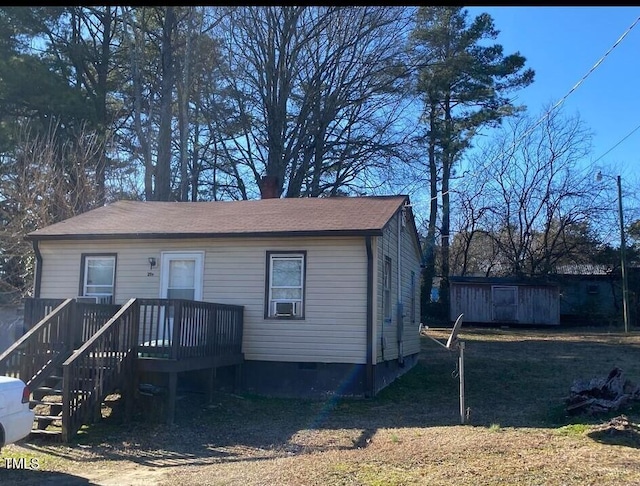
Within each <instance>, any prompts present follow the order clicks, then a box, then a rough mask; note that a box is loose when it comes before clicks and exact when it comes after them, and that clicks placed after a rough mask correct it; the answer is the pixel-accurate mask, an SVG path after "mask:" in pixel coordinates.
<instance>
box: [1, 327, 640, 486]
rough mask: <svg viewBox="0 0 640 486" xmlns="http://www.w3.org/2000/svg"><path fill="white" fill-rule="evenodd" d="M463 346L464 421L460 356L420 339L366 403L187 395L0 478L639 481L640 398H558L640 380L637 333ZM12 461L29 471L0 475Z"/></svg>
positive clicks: (494, 334) (474, 332)
mask: <svg viewBox="0 0 640 486" xmlns="http://www.w3.org/2000/svg"><path fill="white" fill-rule="evenodd" d="M429 333H430V335H431V336H433V337H434V338H437V339H440V340H441V341H444V340H446V338H447V336H448V331H447V330H446V329H431V330H430V331H429ZM460 339H461V340H462V341H464V342H465V345H466V347H465V378H466V387H465V392H466V393H465V395H466V397H465V398H466V400H465V402H466V406H467V407H468V412H469V419H468V422H467V423H466V424H464V425H461V424H460V413H459V393H458V392H459V389H458V383H459V382H458V378H457V377H456V376H455V370H456V364H457V356H458V354H457V352H449V351H447V350H445V349H443V348H442V347H440V346H438V345H437V344H436V343H434V342H433V341H431V340H430V339H428V338H426V337H423V338H422V354H421V359H420V363H419V365H418V366H416V367H415V368H413V369H412V370H411V371H410V372H408V373H407V374H406V375H404V376H403V377H402V378H401V379H399V380H398V381H396V382H395V383H393V384H392V385H391V386H389V387H387V388H386V389H385V390H383V391H382V392H381V393H380V394H379V395H378V396H377V397H376V398H374V399H340V400H336V399H330V400H324V401H321V400H316V401H312V400H286V399H275V398H263V397H256V396H246V395H243V396H240V395H233V394H222V393H220V394H217V395H216V396H215V400H214V402H213V403H212V404H205V403H204V402H203V401H202V397H201V396H199V395H196V396H192V395H186V396H185V397H184V398H182V400H180V403H179V405H178V419H177V420H176V423H175V424H173V425H171V426H166V425H163V424H160V423H154V422H151V421H137V422H133V423H129V424H123V423H121V421H120V420H121V415H120V413H119V412H118V410H117V406H116V405H114V410H113V412H112V413H111V414H110V415H109V416H108V417H106V418H104V419H103V420H102V421H101V422H100V423H98V424H95V425H93V426H91V427H86V428H85V429H83V431H82V433H81V434H79V435H78V436H77V437H76V439H75V440H74V442H73V443H71V444H64V445H62V444H55V443H50V442H47V441H44V440H35V439H29V440H28V441H26V442H22V443H21V444H19V445H12V446H8V447H6V448H5V449H3V451H2V453H0V461H1V462H0V484H3V485H4V484H34V485H39V484H43V483H44V482H45V481H49V482H47V483H46V484H60V485H62V484H64V485H67V484H101V485H116V484H117V485H136V484H141V485H142V484H145V485H152V484H163V485H164V484H166V485H191V484H193V485H196V484H197V485H201V484H207V485H209V484H211V485H217V484H220V485H222V484H228V485H243V486H250V485H345V486H346V485H371V486H374V485H380V486H382V485H385V486H386V485H414V484H415V485H422V484H425V485H448V484H455V485H478V484H484V485H550V484H551V485H556V484H557V485H581V486H582V485H588V484H593V485H626V484H640V429H639V427H638V423H639V422H640V404H635V405H634V406H632V407H630V408H626V409H624V410H620V411H617V412H615V413H611V414H609V415H604V416H594V417H591V416H583V415H574V416H569V415H567V413H566V412H565V403H564V400H565V398H566V397H567V396H568V395H569V388H570V386H571V383H572V381H573V380H575V379H591V378H596V377H601V376H606V375H607V374H608V373H609V372H610V371H611V370H612V369H613V368H614V367H619V368H621V369H622V370H623V372H624V374H625V376H626V377H627V378H628V379H630V380H631V381H633V382H637V383H638V382H640V333H638V332H636V331H634V332H632V333H630V334H624V333H622V332H607V330H606V329H598V328H584V329H578V328H562V329H542V330H540V329H489V328H474V327H467V326H464V325H463V327H462V330H461V333H460ZM116 404H117V402H116ZM107 405H108V406H107V407H106V409H105V410H106V412H108V411H109V404H107ZM12 457H14V458H22V457H26V458H28V459H31V458H35V459H37V462H38V466H39V469H38V470H33V471H16V470H12V469H7V468H6V467H5V460H6V459H7V458H12Z"/></svg>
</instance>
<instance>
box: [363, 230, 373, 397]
mask: <svg viewBox="0 0 640 486" xmlns="http://www.w3.org/2000/svg"><path fill="white" fill-rule="evenodd" d="M365 244H366V247H367V358H366V360H367V363H366V371H365V395H366V396H369V397H373V396H374V395H375V394H376V390H375V378H374V373H373V366H374V362H373V250H372V249H371V236H366V237H365Z"/></svg>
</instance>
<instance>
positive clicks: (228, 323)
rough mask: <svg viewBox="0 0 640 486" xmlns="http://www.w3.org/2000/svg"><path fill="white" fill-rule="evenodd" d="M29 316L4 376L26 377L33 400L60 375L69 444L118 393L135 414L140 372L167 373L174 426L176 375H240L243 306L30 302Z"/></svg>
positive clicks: (0, 364) (4, 362) (5, 361)
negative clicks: (227, 370)
mask: <svg viewBox="0 0 640 486" xmlns="http://www.w3.org/2000/svg"><path fill="white" fill-rule="evenodd" d="M24 315H25V323H24V324H25V334H24V335H23V336H22V338H20V339H19V340H18V341H17V342H16V343H14V344H13V345H12V346H11V347H10V348H9V349H7V350H6V351H5V352H4V353H2V355H0V374H6V375H9V376H16V377H18V378H21V379H22V380H23V381H25V382H26V383H27V384H28V385H29V387H30V389H31V390H32V393H34V397H35V392H36V391H37V390H38V387H40V386H41V385H43V384H47V383H49V382H50V380H51V379H53V378H54V377H58V378H60V377H59V376H57V375H61V383H60V386H59V387H58V388H61V395H62V404H63V405H62V407H61V409H62V410H61V412H60V422H61V434H62V438H63V440H69V438H70V437H71V436H72V435H73V434H75V433H76V432H77V430H79V428H80V427H81V426H82V424H85V423H90V422H91V421H93V419H95V418H96V417H97V415H98V413H99V409H100V405H101V402H102V400H103V399H104V397H105V396H106V395H107V394H109V393H111V392H113V390H116V389H117V390H120V391H121V393H122V394H123V396H125V402H126V406H127V408H128V409H129V408H130V406H131V403H132V401H133V400H135V398H136V397H137V396H138V390H137V383H138V376H139V374H140V373H142V372H155V373H166V374H168V384H169V385H168V394H167V414H166V419H167V421H168V422H172V421H173V418H174V414H175V401H176V389H177V378H178V373H180V372H183V371H190V370H210V374H211V375H214V374H215V370H216V369H217V368H219V367H226V366H234V367H235V368H236V375H238V370H239V367H240V365H241V364H242V362H243V361H244V356H243V354H242V333H243V307H241V306H232V305H225V304H215V303H210V302H198V301H190V300H179V299H178V300H177V299H130V300H129V301H128V302H127V303H126V304H125V305H123V306H117V305H107V304H90V303H81V302H76V301H75V300H73V299H66V300H63V299H26V300H25V312H24ZM132 377H133V379H132ZM45 388H47V387H45ZM38 400H39V399H35V398H34V401H38ZM50 418H51V417H48V419H50ZM50 422H51V421H50V420H49V422H48V423H50Z"/></svg>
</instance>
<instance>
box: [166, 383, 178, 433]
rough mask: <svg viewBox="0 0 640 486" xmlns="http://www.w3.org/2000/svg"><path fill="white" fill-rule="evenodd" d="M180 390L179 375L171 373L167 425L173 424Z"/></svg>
mask: <svg viewBox="0 0 640 486" xmlns="http://www.w3.org/2000/svg"><path fill="white" fill-rule="evenodd" d="M177 389H178V373H177V372H175V371H171V372H170V373H169V396H168V397H167V400H168V402H167V423H168V424H173V421H174V419H175V414H176V398H177V397H176V395H177Z"/></svg>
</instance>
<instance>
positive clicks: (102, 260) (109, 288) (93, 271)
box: [80, 255, 116, 304]
mask: <svg viewBox="0 0 640 486" xmlns="http://www.w3.org/2000/svg"><path fill="white" fill-rule="evenodd" d="M115 282H116V255H82V268H81V277H80V295H82V296H84V297H98V302H100V303H103V304H108V303H111V302H112V301H113V295H114V293H115V292H114V291H115Z"/></svg>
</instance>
